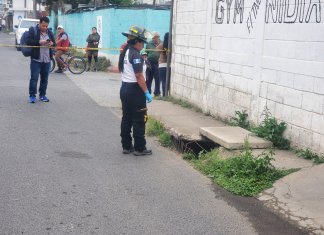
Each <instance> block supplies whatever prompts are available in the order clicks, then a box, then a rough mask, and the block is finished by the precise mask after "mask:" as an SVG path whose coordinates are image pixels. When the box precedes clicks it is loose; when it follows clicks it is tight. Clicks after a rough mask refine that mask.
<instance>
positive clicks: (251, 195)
mask: <svg viewBox="0 0 324 235" xmlns="http://www.w3.org/2000/svg"><path fill="white" fill-rule="evenodd" d="M264 110H265V111H264V113H263V121H261V123H260V125H258V126H255V125H253V123H250V121H249V119H248V113H247V112H246V111H236V112H235V114H233V115H234V117H233V118H232V119H230V121H229V122H226V121H225V123H224V121H219V120H217V119H215V118H214V117H212V116H211V115H210V114H204V113H202V111H201V110H199V108H195V106H194V105H191V104H190V103H188V102H186V101H183V100H178V99H176V98H172V97H171V98H167V99H166V98H163V99H156V100H155V102H154V105H152V106H151V107H150V113H151V115H152V116H153V117H154V118H153V117H150V118H149V122H148V123H147V130H148V131H147V133H148V135H151V136H156V137H158V140H159V142H160V143H161V145H162V146H166V147H169V148H171V149H173V150H177V151H179V152H180V153H181V154H182V157H183V159H184V160H186V161H187V162H188V163H189V164H190V165H192V166H193V167H194V168H195V169H196V170H198V171H200V172H201V173H202V174H204V175H205V176H207V177H209V178H210V179H211V180H212V182H213V183H214V185H215V188H219V190H220V188H222V190H223V189H224V190H225V191H226V193H228V194H227V195H231V196H230V197H231V198H233V200H234V201H235V200H247V201H249V200H251V201H254V200H257V201H258V202H260V203H261V204H260V205H262V206H264V207H263V208H264V210H266V211H271V213H274V214H273V216H278V220H282V219H283V221H285V223H286V222H287V221H286V220H287V219H288V220H289V223H292V224H294V226H295V225H296V224H298V228H299V229H301V230H304V229H306V230H307V231H313V230H309V229H316V228H317V227H318V226H320V228H321V229H320V230H321V232H323V231H324V229H322V224H323V222H324V221H323V220H322V221H323V222H321V220H320V219H319V220H317V218H318V217H319V216H318V211H317V210H316V209H317V208H322V207H323V206H322V204H323V203H322V201H323V200H322V195H323V194H322V191H323V190H321V187H317V186H314V184H315V183H316V182H318V183H319V185H321V184H322V182H323V176H322V174H319V172H320V170H321V169H323V168H322V166H323V165H318V164H320V163H321V162H323V161H324V155H320V154H316V153H313V152H312V151H310V150H309V149H306V150H296V152H293V151H291V150H293V149H292V148H291V147H290V142H289V140H287V139H286V138H285V136H284V132H285V130H286V126H287V125H286V123H285V122H282V121H280V120H278V119H276V118H275V117H274V116H272V115H271V113H270V112H269V111H268V109H267V108H265V109H264ZM226 124H227V125H226ZM228 125H230V126H232V127H229V126H228ZM233 126H239V127H240V128H236V129H242V128H244V129H247V130H248V131H249V134H248V135H244V136H243V137H242V136H241V135H238V133H240V134H242V133H243V131H242V130H238V131H237V132H233V133H232V134H230V131H229V130H230V129H231V128H232V129H235V128H233ZM202 127H205V129H207V130H210V131H211V129H213V128H214V129H215V130H217V133H210V134H213V136H214V137H219V138H221V139H222V140H224V141H223V142H224V143H232V142H233V141H234V140H235V141H237V139H238V142H237V143H241V145H240V146H243V147H244V148H243V149H241V147H239V148H238V149H241V151H239V150H237V149H236V150H229V149H226V148H224V147H226V146H225V145H224V144H223V143H221V142H220V141H219V140H215V139H214V138H211V137H212V135H206V134H204V133H202V132H201V129H202ZM223 127H224V128H223ZM222 129H224V130H223V132H225V134H226V136H225V135H222V133H223V132H220V130H222ZM244 131H245V130H244ZM245 132H247V131H245ZM214 134H215V135H214ZM228 135H229V136H230V137H231V138H225V137H228ZM204 136H205V137H204ZM238 136H240V137H239V138H237V139H236V138H232V137H238ZM247 136H248V138H249V140H245V141H244V138H246V137H247ZM256 136H258V137H260V138H263V139H265V140H267V141H271V142H272V143H273V146H274V148H275V150H276V152H274V149H273V148H268V149H267V150H262V149H258V147H257V146H256V145H255V142H253V138H251V137H256ZM210 139H211V140H213V141H211V140H210ZM215 142H216V143H218V144H220V145H221V146H219V145H218V144H216V143H215ZM235 143H236V142H235ZM252 143H253V145H252ZM252 147H253V150H252ZM263 147H264V146H263ZM233 149H235V148H233ZM305 159H306V160H305ZM310 160H311V161H310ZM316 164H317V165H316ZM313 170H314V172H315V178H314V177H313V176H312V174H313ZM297 171H298V172H297ZM316 172H317V173H316ZM292 173H293V174H292ZM316 174H317V175H316ZM300 175H304V177H303V181H302V182H304V183H299V181H292V180H291V179H295V178H296V177H297V178H298V177H299V176H300ZM321 180H322V181H321ZM305 182H306V183H305ZM309 185H311V186H312V187H313V188H310V187H309ZM292 189H294V191H291V190H292ZM310 191H311V192H314V196H313V195H309V194H308V192H310ZM268 192H270V193H271V192H275V193H273V194H275V195H271V196H272V197H271V200H268V198H269V197H270V196H269V195H268ZM301 192H302V193H301ZM264 195H265V196H264ZM287 195H289V196H288V197H287ZM234 198H235V199H234ZM265 199H266V201H265ZM314 202H315V203H314ZM255 203H256V202H255ZM278 203H283V204H285V205H287V206H285V207H284V208H283V209H280V208H279V209H278V206H276V205H277V204H278ZM235 205H238V204H235ZM314 205H318V207H316V208H314ZM296 208H298V210H297V209H296ZM310 209H311V211H310V213H309V216H308V218H311V219H312V220H314V223H313V225H314V226H313V225H306V226H305V223H302V222H303V220H302V219H301V220H299V221H296V220H294V219H292V218H294V216H295V217H296V216H297V217H298V218H301V217H300V214H303V213H308V211H309V210H310ZM248 213H251V214H253V213H254V212H252V211H250V210H249V212H248ZM285 215H289V217H286V216H285ZM279 218H280V219H279ZM320 218H322V217H320ZM282 234H284V233H282ZM307 234H308V233H307ZM320 234H321V233H320Z"/></svg>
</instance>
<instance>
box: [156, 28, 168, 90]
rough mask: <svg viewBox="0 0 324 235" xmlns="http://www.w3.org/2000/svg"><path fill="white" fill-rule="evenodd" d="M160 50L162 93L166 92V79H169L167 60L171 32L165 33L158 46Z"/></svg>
mask: <svg viewBox="0 0 324 235" xmlns="http://www.w3.org/2000/svg"><path fill="white" fill-rule="evenodd" d="M157 49H158V50H160V58H159V78H160V81H161V83H162V95H163V96H165V94H166V87H165V86H166V79H167V77H166V76H167V61H168V50H169V33H165V34H164V38H163V42H162V43H160V45H158V47H157Z"/></svg>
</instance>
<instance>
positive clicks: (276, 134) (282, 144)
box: [252, 109, 290, 149]
mask: <svg viewBox="0 0 324 235" xmlns="http://www.w3.org/2000/svg"><path fill="white" fill-rule="evenodd" d="M263 116H265V118H264V120H263V121H262V123H261V125H260V126H258V127H255V128H253V129H252V131H253V132H254V133H255V134H256V135H257V136H259V137H262V138H265V139H266V140H270V141H271V142H272V143H273V145H274V146H275V147H277V148H279V149H289V148H290V142H289V140H288V139H286V138H284V137H283V133H284V131H285V130H286V128H287V124H286V123H285V122H280V123H279V122H278V120H277V119H276V118H275V117H273V116H271V114H270V112H269V110H268V109H265V111H264V112H263Z"/></svg>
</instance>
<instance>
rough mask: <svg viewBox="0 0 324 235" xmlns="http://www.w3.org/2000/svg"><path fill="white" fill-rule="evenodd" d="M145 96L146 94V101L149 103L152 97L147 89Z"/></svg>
mask: <svg viewBox="0 0 324 235" xmlns="http://www.w3.org/2000/svg"><path fill="white" fill-rule="evenodd" d="M145 96H146V100H147V103H151V102H152V100H153V97H152V95H151V94H150V92H149V91H145Z"/></svg>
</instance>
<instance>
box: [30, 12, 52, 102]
mask: <svg viewBox="0 0 324 235" xmlns="http://www.w3.org/2000/svg"><path fill="white" fill-rule="evenodd" d="M48 24H49V19H48V18H47V17H42V18H41V19H40V21H39V24H38V25H37V26H36V27H31V28H29V38H28V40H27V44H28V45H31V46H39V47H35V48H33V49H32V53H31V60H30V74H31V75H30V82H29V102H30V103H35V102H36V94H37V83H38V78H39V76H40V85H39V100H40V101H42V102H49V99H48V98H47V97H46V90H47V84H48V74H49V71H50V67H51V59H52V58H53V51H52V49H50V48H49V47H50V46H53V44H54V42H55V39H54V35H53V33H52V31H50V30H49V29H48Z"/></svg>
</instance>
